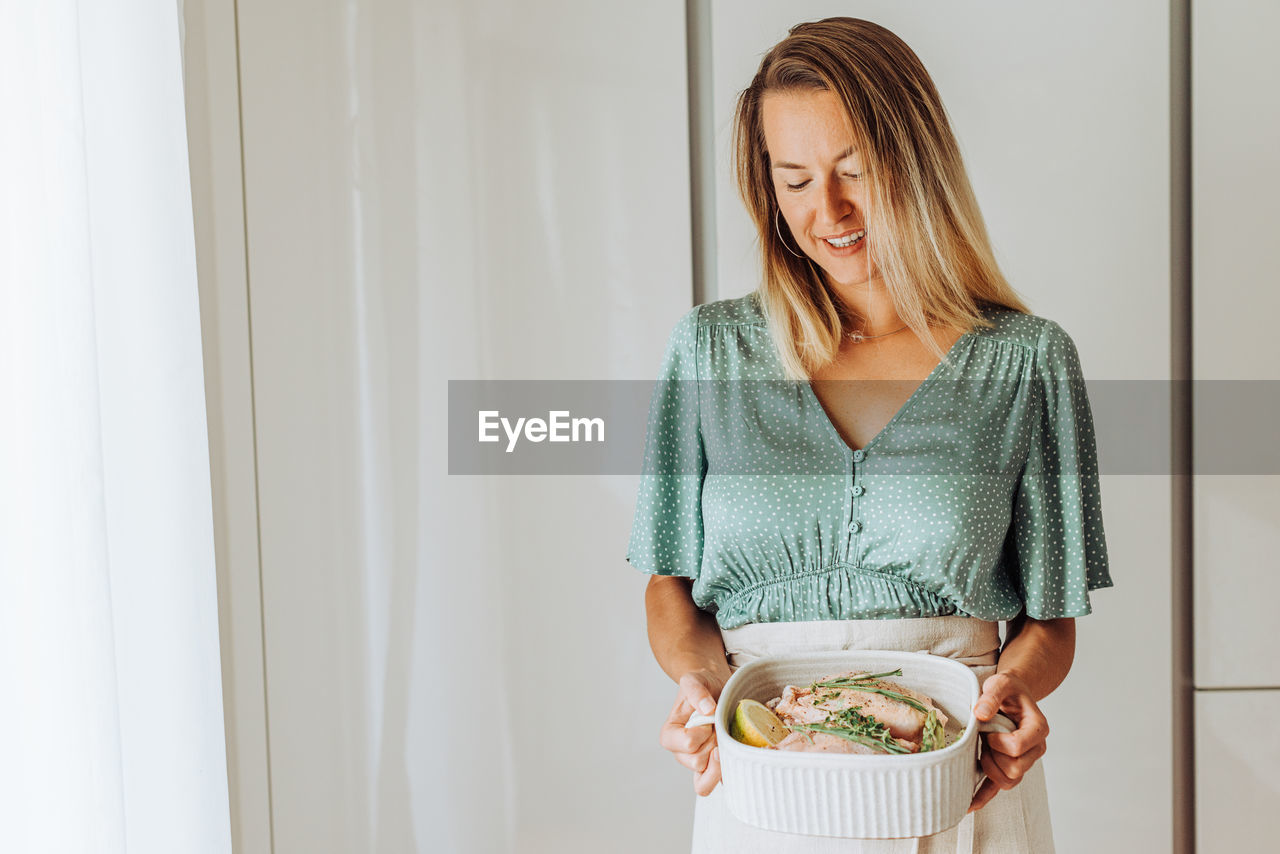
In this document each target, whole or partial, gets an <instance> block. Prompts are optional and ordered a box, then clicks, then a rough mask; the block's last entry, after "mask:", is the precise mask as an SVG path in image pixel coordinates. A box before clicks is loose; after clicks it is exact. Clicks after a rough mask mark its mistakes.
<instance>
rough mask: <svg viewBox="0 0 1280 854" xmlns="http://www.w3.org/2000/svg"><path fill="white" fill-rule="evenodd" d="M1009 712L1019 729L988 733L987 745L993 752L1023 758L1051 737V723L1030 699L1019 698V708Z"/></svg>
mask: <svg viewBox="0 0 1280 854" xmlns="http://www.w3.org/2000/svg"><path fill="white" fill-rule="evenodd" d="M1008 711H1009V714H1010V716H1011V717H1012V718H1013V719H1014V721H1015V722H1016V723H1017V725H1018V728H1017V729H1015V730H1014V731H1013V732H992V733H987V744H988V745H990V747H991V748H992V749H993V750H998V751H999V752H1001V753H1005V754H1008V755H1009V756H1022V755H1024V754H1026V753H1028V752H1030V751H1033V750H1035V749H1036V748H1037V747H1040V746H1042V745H1043V744H1044V742H1045V740H1046V739H1047V738H1048V737H1049V722H1048V721H1047V720H1045V716H1044V714H1043V713H1041V711H1040V707H1039V706H1037V705H1036V704H1035V703H1034V702H1033V701H1032V700H1031V698H1030V697H1021V698H1018V707H1017V708H1016V709H1012V708H1011V709H1008ZM1042 752H1043V751H1042Z"/></svg>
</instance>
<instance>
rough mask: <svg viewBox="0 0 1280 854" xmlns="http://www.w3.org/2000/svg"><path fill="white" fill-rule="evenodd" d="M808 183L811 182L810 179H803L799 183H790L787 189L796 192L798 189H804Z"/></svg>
mask: <svg viewBox="0 0 1280 854" xmlns="http://www.w3.org/2000/svg"><path fill="white" fill-rule="evenodd" d="M808 184H809V182H808V181H801V182H800V183H799V184H788V185H787V189H788V190H790V191H791V192H793V193H794V192H796V191H797V190H803V189H804V188H805V187H806V186H808Z"/></svg>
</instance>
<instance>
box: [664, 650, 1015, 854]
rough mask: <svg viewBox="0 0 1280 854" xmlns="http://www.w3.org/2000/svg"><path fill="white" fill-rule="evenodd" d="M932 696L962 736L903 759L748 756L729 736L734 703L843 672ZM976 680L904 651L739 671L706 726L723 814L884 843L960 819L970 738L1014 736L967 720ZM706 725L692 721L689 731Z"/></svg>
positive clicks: (806, 657) (998, 722)
mask: <svg viewBox="0 0 1280 854" xmlns="http://www.w3.org/2000/svg"><path fill="white" fill-rule="evenodd" d="M898 668H901V669H902V676H901V677H894V681H899V682H901V683H902V684H903V685H905V686H906V687H908V688H911V689H913V690H916V691H919V692H921V693H923V694H926V695H927V696H929V697H931V698H932V699H933V701H934V703H935V704H936V705H937V706H939V707H940V708H941V709H942V710H943V711H944V712H945V713H946V714H947V715H948V717H950V718H953V719H955V720H958V721H959V722H962V723H963V724H964V732H963V734H962V735H961V737H960V738H959V739H958V740H957V741H956V742H955V743H953V744H951V745H950V746H948V747H945V748H943V749H942V750H934V751H930V752H928V753H914V754H905V755H894V756H891V755H883V756H880V755H876V756H866V755H850V754H831V753H798V752H793V751H787V750H769V749H764V748H759V747H749V746H747V745H745V744H742V743H741V742H738V741H736V740H734V739H733V738H732V737H731V736H730V735H729V722H730V720H731V719H732V717H733V712H734V709H736V708H737V706H738V701H739V700H742V699H746V698H750V699H753V700H759V701H760V702H762V703H763V702H765V701H767V700H769V699H771V698H773V697H777V696H779V695H781V693H782V688H783V686H785V685H797V686H799V685H808V684H810V683H812V682H814V681H816V680H818V679H820V678H822V677H824V676H829V675H832V674H836V673H843V672H847V671H850V670H859V671H865V672H868V673H882V672H885V671H890V670H897V669H898ZM978 694H979V689H978V679H977V677H976V676H975V675H974V673H973V671H972V670H970V669H969V668H968V667H967V666H966V665H964V664H961V663H960V662H958V661H953V660H951V659H949V658H942V657H940V656H936V655H928V654H925V653H913V652H894V651H871V650H838V651H833V652H815V653H805V654H801V655H794V656H785V657H776V656H770V657H767V658H760V659H757V660H755V661H752V662H750V663H748V664H746V665H744V666H743V667H740V668H739V669H738V670H737V671H736V672H735V673H734V674H733V676H732V677H730V679H729V682H728V683H727V684H726V685H725V687H724V691H723V692H722V693H721V695H720V703H719V705H718V706H717V707H716V711H715V714H714V715H712V716H711V717H712V718H714V722H715V727H716V741H717V744H718V745H719V748H720V774H721V780H722V785H723V786H724V794H725V797H726V799H727V804H728V807H729V811H730V812H731V813H732V814H733V815H734V816H736V817H737V818H738V819H739V820H740V821H743V822H745V823H747V824H751V825H754V826H756V827H762V828H765V829H766V830H777V831H783V832H786V833H804V834H812V835H818V836H841V837H854V838H864V839H890V838H900V837H911V836H929V835H931V834H934V833H939V832H941V831H943V830H946V829H947V828H949V827H951V826H952V825H954V824H956V823H958V822H959V821H960V820H961V819H963V818H964V816H965V813H966V811H967V810H968V809H969V804H970V802H971V801H972V799H973V793H974V790H975V789H976V788H977V786H978V784H979V783H980V782H981V781H982V778H983V775H982V773H981V771H980V770H979V764H978V751H979V750H980V749H981V741H980V740H979V738H978V733H979V732H987V731H1002V732H1009V731H1012V730H1013V723H1012V722H1011V721H1010V720H1009V719H1008V718H1005V717H1004V716H1003V715H997V716H996V718H995V719H994V720H992V721H990V722H988V723H985V724H984V723H982V722H981V721H978V720H977V719H976V718H974V716H973V711H972V709H973V706H974V704H975V703H977V701H978ZM699 719H701V720H703V721H706V720H707V719H706V717H703V716H695V717H694V718H691V719H690V724H689V725H696V724H697V721H698V720H699Z"/></svg>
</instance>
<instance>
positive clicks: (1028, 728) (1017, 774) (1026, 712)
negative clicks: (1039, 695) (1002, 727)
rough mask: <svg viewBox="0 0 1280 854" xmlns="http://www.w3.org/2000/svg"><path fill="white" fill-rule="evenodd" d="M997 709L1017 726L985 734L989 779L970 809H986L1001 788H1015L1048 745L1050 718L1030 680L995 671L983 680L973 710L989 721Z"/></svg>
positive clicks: (984, 764)
mask: <svg viewBox="0 0 1280 854" xmlns="http://www.w3.org/2000/svg"><path fill="white" fill-rule="evenodd" d="M996 712H1003V713H1004V714H1005V715H1007V716H1008V717H1009V718H1010V719H1012V720H1013V722H1014V724H1016V725H1017V729H1015V730H1014V731H1013V732H991V733H986V734H985V738H986V749H984V750H983V751H982V770H983V772H984V773H986V775H987V779H985V780H983V781H982V786H981V787H979V788H978V791H977V793H976V794H974V796H973V803H971V804H970V805H969V812H973V811H975V810H980V809H982V808H983V807H984V806H986V805H987V802H988V801H990V800H991V799H992V798H994V797H995V796H996V795H997V794H999V792H1000V790H1001V789H1012V788H1013V787H1014V786H1016V785H1018V783H1020V782H1021V781H1022V778H1023V777H1024V776H1025V775H1026V773H1027V772H1028V771H1030V770H1031V766H1032V765H1034V764H1036V761H1037V760H1038V759H1039V758H1040V757H1041V756H1044V754H1045V750H1046V749H1047V747H1046V745H1045V739H1047V738H1048V737H1049V722H1048V721H1046V720H1045V718H1044V715H1043V714H1042V713H1041V712H1040V707H1039V706H1037V705H1036V701H1035V700H1034V699H1033V698H1032V695H1031V691H1030V689H1029V688H1028V687H1027V685H1026V683H1025V682H1023V681H1022V680H1021V679H1020V678H1018V677H1017V676H1015V675H1013V674H1010V673H995V674H993V675H991V676H989V677H987V680H986V682H984V683H983V685H982V696H980V697H979V698H978V702H977V703H976V704H975V705H974V707H973V714H974V716H975V717H976V718H977V719H978V720H980V721H989V720H991V719H992V718H993V717H995V715H996Z"/></svg>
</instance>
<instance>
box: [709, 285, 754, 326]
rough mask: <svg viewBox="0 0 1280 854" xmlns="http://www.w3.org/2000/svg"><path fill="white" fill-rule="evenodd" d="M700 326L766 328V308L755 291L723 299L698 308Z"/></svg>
mask: <svg viewBox="0 0 1280 854" xmlns="http://www.w3.org/2000/svg"><path fill="white" fill-rule="evenodd" d="M697 318H698V319H697V324H698V326H764V325H765V317H764V308H763V306H761V304H760V297H759V295H758V294H756V293H755V292H754V291H753V292H751V293H749V294H747V295H746V296H742V297H737V298H735V299H722V300H716V301H715V302H709V303H704V304H702V305H700V306H698V314H697Z"/></svg>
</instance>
